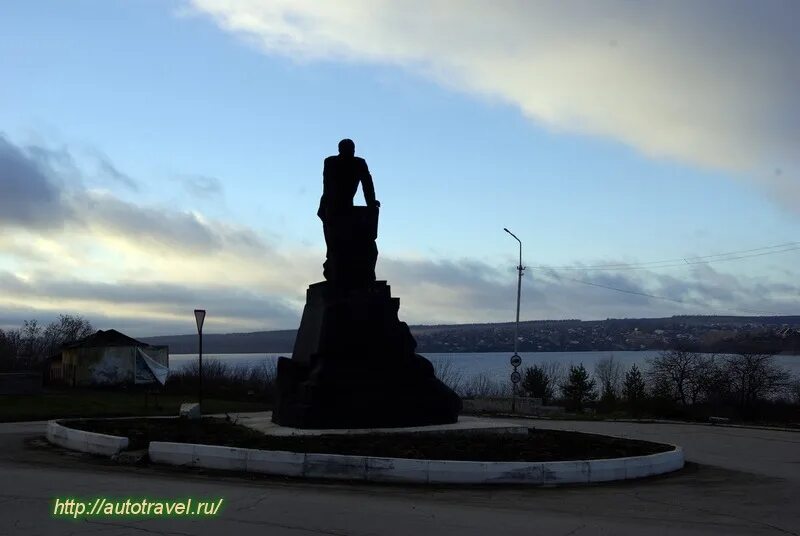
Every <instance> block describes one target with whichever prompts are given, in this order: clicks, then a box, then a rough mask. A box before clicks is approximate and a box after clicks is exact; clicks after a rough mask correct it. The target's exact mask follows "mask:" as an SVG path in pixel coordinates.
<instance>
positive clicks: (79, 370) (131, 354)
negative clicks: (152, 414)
mask: <svg viewBox="0 0 800 536" xmlns="http://www.w3.org/2000/svg"><path fill="white" fill-rule="evenodd" d="M168 373H169V347H168V346H151V345H149V344H147V343H144V342H141V341H137V340H136V339H134V338H132V337H128V336H127V335H124V334H122V333H120V332H119V331H117V330H114V329H109V330H106V331H103V330H100V331H98V332H97V333H94V334H92V335H89V336H88V337H86V338H84V339H81V340H79V341H77V342H74V343H71V344H67V345H66V346H64V347H63V348H62V350H61V355H60V357H59V356H58V355H56V356H53V357H52V358H51V359H50V378H51V379H52V380H58V381H61V382H63V383H65V384H67V385H71V386H73V387H90V386H100V385H102V386H111V385H136V384H152V383H160V384H162V385H163V384H164V383H165V382H166V380H167V375H168Z"/></svg>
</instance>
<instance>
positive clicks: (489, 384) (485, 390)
mask: <svg viewBox="0 0 800 536" xmlns="http://www.w3.org/2000/svg"><path fill="white" fill-rule="evenodd" d="M510 394H511V388H510V387H509V386H508V384H507V383H500V382H498V381H496V380H494V379H493V378H492V377H491V376H489V375H488V374H486V373H485V372H484V373H481V374H476V375H474V376H472V377H470V378H469V379H467V380H466V381H465V382H463V383H462V387H461V390H460V392H459V395H460V396H462V397H464V398H493V397H502V396H510Z"/></svg>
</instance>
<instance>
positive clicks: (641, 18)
mask: <svg viewBox="0 0 800 536" xmlns="http://www.w3.org/2000/svg"><path fill="white" fill-rule="evenodd" d="M189 5H190V6H191V8H192V9H194V10H195V11H196V12H199V13H202V14H204V15H207V16H209V17H211V18H212V19H213V20H214V21H215V22H216V23H217V24H218V25H219V26H220V27H221V28H223V29H225V30H227V31H229V32H232V33H234V34H237V35H240V36H242V37H244V38H245V39H247V40H248V41H249V42H251V43H254V44H256V45H257V46H258V47H260V48H261V50H263V51H264V52H266V53H268V54H281V55H286V56H290V57H293V58H297V59H300V60H304V61H306V60H344V61H360V62H371V63H381V64H392V65H398V66H401V67H404V68H408V69H411V70H413V71H415V72H418V73H422V74H423V75H425V76H428V77H431V78H433V79H435V80H437V81H439V82H441V83H442V84H444V85H446V86H448V87H451V88H453V89H457V90H461V91H466V92H470V93H473V94H477V95H482V96H486V97H489V98H494V99H500V100H502V101H504V102H508V103H511V104H513V105H515V106H517V107H518V108H519V109H520V110H521V111H522V112H523V113H524V114H525V115H527V116H528V117H530V118H531V119H533V120H534V121H536V122H537V123H539V124H543V125H546V126H549V127H551V128H553V129H556V130H563V131H568V132H576V133H582V134H588V135H597V136H603V137H607V138H611V139H614V140H617V141H619V142H622V143H624V144H627V145H629V146H631V147H633V148H635V149H637V150H639V151H640V152H642V153H644V154H646V155H649V156H652V157H656V158H669V159H675V160H678V161H680V162H685V163H689V164H694V165H700V166H704V167H708V168H713V169H719V170H725V171H730V172H733V173H734V174H735V175H737V176H741V177H743V178H747V179H750V180H753V181H756V182H757V183H758V184H759V185H760V186H762V187H763V188H765V189H766V191H767V192H768V193H769V194H771V195H772V196H773V197H774V198H775V199H777V200H779V202H781V203H782V204H783V205H784V206H785V207H787V208H789V209H790V210H793V211H797V212H800V156H798V155H800V152H799V151H797V140H800V106H797V97H796V96H797V95H798V94H800V32H797V29H796V21H797V20H800V4H798V3H797V2H793V1H791V0H785V1H784V0H764V1H759V2H745V1H728V0H709V1H705V2H691V1H676V2H658V1H654V0H651V1H641V2H630V1H625V0H597V1H593V2H582V1H577V0H538V1H526V2H520V1H518V0H498V1H494V2H486V1H483V0H407V1H404V2H396V1H391V0H348V1H347V2H319V1H317V0H190V2H189Z"/></svg>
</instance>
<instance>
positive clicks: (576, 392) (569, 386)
mask: <svg viewBox="0 0 800 536" xmlns="http://www.w3.org/2000/svg"><path fill="white" fill-rule="evenodd" d="M594 388H595V381H594V379H593V378H591V377H589V373H588V372H587V371H586V367H584V366H583V363H581V364H580V365H578V366H577V367H576V366H572V365H570V367H569V375H568V377H567V381H566V382H565V383H563V384H562V385H561V393H562V394H563V395H564V399H565V400H566V401H567V409H570V410H574V411H582V410H583V406H584V404H585V403H586V402H590V401H592V400H594V399H596V398H597V392H596V391H595V389H594Z"/></svg>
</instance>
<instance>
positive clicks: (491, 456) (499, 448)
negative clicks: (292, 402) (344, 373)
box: [64, 418, 673, 462]
mask: <svg viewBox="0 0 800 536" xmlns="http://www.w3.org/2000/svg"><path fill="white" fill-rule="evenodd" d="M64 425H65V426H68V427H70V428H76V429H79V430H86V431H90V432H97V433H102V434H110V435H116V436H124V437H127V438H129V440H130V446H129V448H130V449H131V450H134V449H144V448H147V446H148V444H149V442H150V441H168V442H178V443H199V444H205V445H224V446H229V447H242V448H252V449H262V450H281V451H291V452H314V453H325V454H349V455H356V456H378V457H388V458H413V459H429V460H471V461H534V462H545V461H562V460H592V459H605V458H620V457H627V456H644V455H648V454H656V453H659V452H666V451H668V450H672V448H673V447H672V446H670V445H663V444H659V443H651V442H648V441H639V440H633V439H621V438H615V437H608V436H602V435H596V434H584V433H579V432H566V431H560V430H542V429H534V428H530V429H528V434H527V435H515V434H467V433H458V432H454V433H447V434H403V433H397V434H374V435H320V436H295V437H275V436H268V435H265V434H262V433H260V432H257V431H255V430H252V429H250V428H247V427H245V426H241V425H238V424H235V423H232V422H229V421H226V420H225V419H219V418H203V419H200V420H188V419H179V418H169V419H103V420H81V421H69V422H66V423H64Z"/></svg>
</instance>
